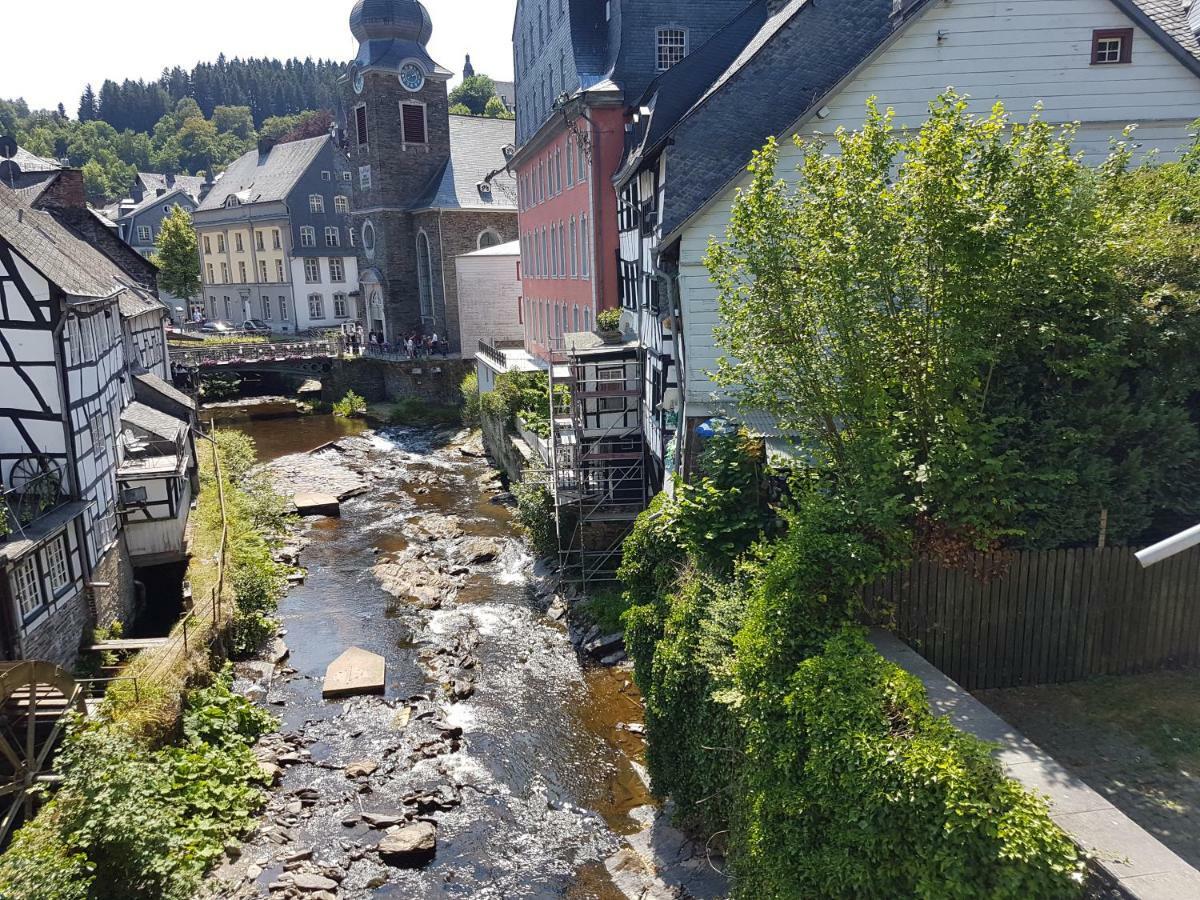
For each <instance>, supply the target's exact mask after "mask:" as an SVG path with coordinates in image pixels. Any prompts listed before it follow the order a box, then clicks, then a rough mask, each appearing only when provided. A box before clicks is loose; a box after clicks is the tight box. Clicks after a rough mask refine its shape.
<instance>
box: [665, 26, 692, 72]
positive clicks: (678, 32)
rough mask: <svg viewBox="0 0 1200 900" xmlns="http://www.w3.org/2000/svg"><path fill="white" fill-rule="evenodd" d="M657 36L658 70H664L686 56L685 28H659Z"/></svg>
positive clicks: (686, 39) (686, 40) (686, 37)
mask: <svg viewBox="0 0 1200 900" xmlns="http://www.w3.org/2000/svg"><path fill="white" fill-rule="evenodd" d="M657 36H658V38H657V39H658V54H657V60H658V71H660V72H665V71H667V69H669V68H671V66H673V65H675V64H676V63H677V62H680V61H681V60H682V59H683V58H684V57H685V56H687V49H688V47H687V45H688V35H687V29H685V28H660V29H658V32H657Z"/></svg>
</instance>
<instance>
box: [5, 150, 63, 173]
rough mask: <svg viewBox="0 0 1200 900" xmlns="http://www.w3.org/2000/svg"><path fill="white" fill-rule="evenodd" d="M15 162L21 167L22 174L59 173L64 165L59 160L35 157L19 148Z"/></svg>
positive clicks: (14, 158)
mask: <svg viewBox="0 0 1200 900" xmlns="http://www.w3.org/2000/svg"><path fill="white" fill-rule="evenodd" d="M13 162H15V163H16V164H17V165H18V166H20V167H21V171H22V172H57V171H58V170H59V169H61V168H62V164H61V163H59V162H58V161H57V160H53V159H47V158H45V157H44V156H35V155H34V154H32V153H30V152H29V151H28V150H26V149H25V148H23V147H18V148H17V155H16V156H14V157H13Z"/></svg>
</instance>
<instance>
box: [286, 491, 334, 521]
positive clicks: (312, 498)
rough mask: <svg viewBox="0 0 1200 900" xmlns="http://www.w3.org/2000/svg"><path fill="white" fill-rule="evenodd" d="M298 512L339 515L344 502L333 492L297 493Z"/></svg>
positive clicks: (295, 501) (314, 514)
mask: <svg viewBox="0 0 1200 900" xmlns="http://www.w3.org/2000/svg"><path fill="white" fill-rule="evenodd" d="M293 502H294V503H295V504H296V512H298V513H300V515H302V516H339V515H341V513H342V504H341V501H339V500H338V498H337V497H334V496H333V495H332V494H296V496H295V497H294V498H293Z"/></svg>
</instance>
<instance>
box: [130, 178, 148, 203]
mask: <svg viewBox="0 0 1200 900" xmlns="http://www.w3.org/2000/svg"><path fill="white" fill-rule="evenodd" d="M129 196H130V197H131V198H133V202H134V203H141V202H142V200H143V199H145V197H146V186H145V185H143V184H142V176H141V175H135V176H134V178H133V187H131V188H130V189H129Z"/></svg>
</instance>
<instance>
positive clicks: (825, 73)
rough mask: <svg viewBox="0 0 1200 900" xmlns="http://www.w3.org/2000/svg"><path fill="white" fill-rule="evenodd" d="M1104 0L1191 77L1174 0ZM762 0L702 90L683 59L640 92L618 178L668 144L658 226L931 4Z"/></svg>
mask: <svg viewBox="0 0 1200 900" xmlns="http://www.w3.org/2000/svg"><path fill="white" fill-rule="evenodd" d="M764 2H765V0H757V2H755V3H754V5H753V7H752V8H751V9H750V10H747V11H746V12H745V13H743V15H742V16H739V17H738V18H737V19H735V20H734V21H732V22H731V23H729V25H727V26H726V27H725V29H723V31H722V32H721V33H719V34H718V35H717V36H716V37H715V38H714V39H713V41H716V42H717V44H715V45H714V46H717V47H721V48H722V49H723V50H725V51H727V50H728V46H729V45H730V44H731V43H736V42H737V40H740V39H741V32H742V30H744V29H745V27H746V25H747V22H748V17H749V16H753V15H757V13H756V12H755V11H754V10H755V8H757V7H759V6H761V5H763V4H764ZM1112 2H1113V3H1114V5H1116V6H1117V7H1118V8H1119V9H1121V10H1122V11H1123V12H1125V13H1126V15H1128V16H1129V17H1130V18H1131V19H1132V20H1133V21H1134V22H1135V23H1137V24H1138V25H1139V26H1140V27H1142V28H1143V29H1144V30H1145V31H1146V32H1147V33H1148V34H1149V35H1150V36H1151V37H1152V38H1153V39H1154V40H1155V41H1157V42H1158V43H1160V44H1161V45H1162V46H1163V47H1164V48H1165V49H1166V50H1167V51H1168V52H1170V53H1171V54H1172V55H1173V56H1175V58H1176V59H1178V60H1179V61H1180V62H1181V63H1183V64H1184V65H1185V66H1187V67H1188V69H1190V70H1191V71H1192V72H1193V73H1195V74H1197V75H1198V76H1200V40H1198V39H1197V37H1196V35H1195V33H1194V32H1193V31H1192V29H1191V27H1190V26H1189V25H1188V21H1187V20H1188V13H1187V11H1186V10H1185V8H1184V6H1183V3H1182V0H1112ZM772 5H775V6H776V7H777V8H776V11H775V12H774V13H773V14H770V13H769V12H768V15H767V17H766V19H765V20H764V21H763V22H762V25H761V27H760V28H759V29H758V31H757V32H756V33H755V34H754V35H753V36H751V37H750V38H749V39H748V40H747V41H746V42H745V44H744V46H743V47H742V49H741V51H740V52H738V53H737V55H736V57H735V58H734V59H733V60H732V61H731V62H730V64H729V65H728V66H727V67H726V68H725V69H724V70H723V71H722V72H720V73H719V74H718V75H717V76H716V77H715V78H714V79H713V80H712V82H711V84H710V85H709V86H708V87H707V88H706V89H704V90H703V91H699V92H697V90H696V84H695V80H696V76H697V75H698V74H699V72H700V71H701V70H702V69H703V68H704V67H703V66H702V65H697V64H693V65H692V66H691V67H689V68H684V64H685V63H687V62H688V61H687V60H684V62H683V63H680V64H679V65H678V66H676V67H675V69H672V70H671V71H669V72H667V73H665V74H664V76H662V77H661V78H660V79H658V80H656V81H655V82H654V83H652V84H651V86H650V89H649V90H648V91H647V92H646V96H645V97H644V98H643V101H642V105H652V106H653V108H654V114H653V116H652V117H651V121H650V122H649V123H648V124H646V125H644V126H643V132H644V133H643V134H642V135H641V138H642V139H641V140H640V141H639V143H638V145H637V148H636V150H635V154H634V155H633V156H631V158H630V159H629V160H628V161H627V165H626V167H625V168H624V169H623V171H622V173H621V177H623V178H628V177H630V176H631V175H632V174H633V173H634V172H636V171H637V169H638V167H639V166H640V165H642V164H643V163H647V162H649V161H650V159H651V157H652V156H653V155H654V154H655V153H656V152H657V150H658V149H660V148H662V147H664V146H666V145H667V144H668V143H670V149H669V151H668V152H669V154H670V160H669V166H670V167H671V168H674V169H675V170H676V171H685V172H687V173H688V177H687V178H683V179H673V180H672V189H671V190H670V191H668V192H667V199H666V206H665V208H664V209H663V210H662V229H663V233H664V235H671V234H673V233H675V232H677V231H678V229H679V228H680V227H681V226H682V225H683V224H684V223H685V222H686V221H687V220H688V219H690V218H691V217H692V216H693V215H694V214H695V213H697V212H698V211H699V210H700V209H701V208H702V207H703V206H704V205H705V204H706V203H708V201H709V200H710V199H712V197H714V196H715V195H716V194H717V193H719V192H720V191H721V190H722V189H724V188H725V187H726V186H727V185H728V184H729V183H730V182H731V181H733V180H734V179H735V178H736V177H737V176H738V175H739V174H740V173H741V172H742V171H743V170H744V169H745V166H746V163H747V161H748V160H749V159H750V155H751V154H752V153H753V152H754V151H755V150H757V149H758V148H759V147H761V146H762V145H763V143H764V142H765V141H766V139H767V138H768V137H769V136H771V135H775V134H781V133H783V132H784V131H786V130H787V129H788V128H790V127H792V126H794V125H795V124H796V122H797V121H799V120H802V119H804V118H805V117H806V116H808V115H811V114H812V112H813V111H814V110H816V109H818V108H819V107H820V106H821V104H822V102H823V101H824V100H825V99H826V98H827V97H828V95H829V94H830V93H831V92H833V91H834V90H835V89H836V88H837V87H838V86H839V85H840V84H841V83H842V82H843V81H844V80H845V79H846V78H848V77H850V76H851V75H852V74H853V73H854V72H855V71H856V70H857V69H858V68H859V67H860V66H862V65H864V64H865V63H866V62H867V61H869V60H870V59H871V58H872V57H873V55H874V54H875V53H876V51H878V50H879V49H880V48H881V47H882V46H883V44H884V43H885V42H887V41H888V40H889V39H890V38H892V37H893V36H894V35H896V34H897V33H898V32H900V31H902V30H903V29H904V28H905V27H907V25H908V24H909V23H910V22H912V21H914V20H915V19H917V18H918V17H919V16H921V15H922V14H923V13H924V12H925V11H926V10H928V9H932V8H935V5H934V4H931V3H930V2H929V0H906V2H905V3H904V4H902V7H901V11H900V12H899V13H897V12H895V11H894V4H893V0H820V2H817V0H787V2H783V3H776V4H772ZM693 55H698V54H693ZM676 69H678V70H679V71H678V73H677V74H676ZM693 96H694V98H695V99H694V101H692V100H691V99H690V98H692V97H693ZM660 112H661V113H664V115H662V116H661V118H660ZM656 120H657V121H656Z"/></svg>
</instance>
